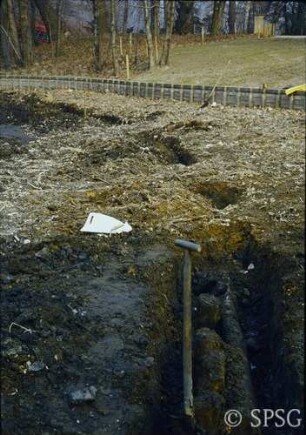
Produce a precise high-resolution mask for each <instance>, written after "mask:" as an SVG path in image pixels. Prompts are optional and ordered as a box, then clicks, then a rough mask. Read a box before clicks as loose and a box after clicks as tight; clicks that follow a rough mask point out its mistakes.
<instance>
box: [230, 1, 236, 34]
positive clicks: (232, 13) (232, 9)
mask: <svg viewBox="0 0 306 435" xmlns="http://www.w3.org/2000/svg"><path fill="white" fill-rule="evenodd" d="M228 28H229V33H232V34H235V33H236V1H233V0H231V1H230V2H229V9H228Z"/></svg>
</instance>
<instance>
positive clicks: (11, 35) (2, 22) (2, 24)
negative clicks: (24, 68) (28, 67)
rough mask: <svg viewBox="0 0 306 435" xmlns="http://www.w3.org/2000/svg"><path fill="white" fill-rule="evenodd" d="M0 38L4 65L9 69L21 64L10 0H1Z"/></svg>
mask: <svg viewBox="0 0 306 435" xmlns="http://www.w3.org/2000/svg"><path fill="white" fill-rule="evenodd" d="M0 39H1V52H2V55H3V59H4V67H5V68H6V69H10V68H12V67H13V66H15V65H21V64H22V57H21V50H20V43H19V38H18V32H17V26H16V18H15V11H14V8H13V2H12V0H3V1H2V2H1V6H0Z"/></svg>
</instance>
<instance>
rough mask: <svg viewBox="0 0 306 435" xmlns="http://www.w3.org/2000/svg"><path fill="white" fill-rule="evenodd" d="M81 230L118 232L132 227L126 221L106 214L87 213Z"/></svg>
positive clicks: (130, 229) (126, 230)
mask: <svg viewBox="0 0 306 435" xmlns="http://www.w3.org/2000/svg"><path fill="white" fill-rule="evenodd" d="M81 231H83V232H86V233H105V234H120V233H128V232H130V231H132V227H131V226H130V225H129V224H128V223H127V222H124V223H123V222H121V221H119V220H118V219H115V218H113V217H111V216H107V215H106V214H101V213H89V215H88V217H87V219H86V222H85V224H84V226H83V228H81Z"/></svg>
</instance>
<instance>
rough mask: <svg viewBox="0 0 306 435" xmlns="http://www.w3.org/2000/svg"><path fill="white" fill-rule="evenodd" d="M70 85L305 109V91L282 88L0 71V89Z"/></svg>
mask: <svg viewBox="0 0 306 435" xmlns="http://www.w3.org/2000/svg"><path fill="white" fill-rule="evenodd" d="M24 88H28V89H37V88H43V89H74V90H89V91H95V92H113V93H117V94H120V95H128V96H137V97H145V98H151V99H173V100H179V101H188V102H195V103H200V104H202V103H204V102H205V101H209V102H210V103H213V102H215V103H217V104H221V105H223V106H237V107H273V108H282V109H297V110H305V95H306V94H305V92H295V93H294V94H292V95H286V93H285V89H277V88H275V89H273V88H272V89H268V88H250V87H234V86H217V87H214V86H200V85H176V84H169V83H150V82H148V83H146V82H139V81H125V80H116V79H99V78H86V77H73V76H42V77H39V76H24V75H20V76H17V75H16V76H14V75H3V74H2V75H0V89H13V90H16V89H24Z"/></svg>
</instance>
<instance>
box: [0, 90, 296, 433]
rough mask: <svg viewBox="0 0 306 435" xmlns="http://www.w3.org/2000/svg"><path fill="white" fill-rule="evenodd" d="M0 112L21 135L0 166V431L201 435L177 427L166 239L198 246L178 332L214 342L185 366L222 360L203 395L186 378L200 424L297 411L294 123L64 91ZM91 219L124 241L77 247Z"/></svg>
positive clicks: (10, 98)
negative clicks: (194, 310)
mask: <svg viewBox="0 0 306 435" xmlns="http://www.w3.org/2000/svg"><path fill="white" fill-rule="evenodd" d="M32 103H33V104H32ZM0 105H1V107H3V108H4V111H3V112H2V113H3V114H4V115H1V116H3V117H2V118H1V123H2V124H8V123H10V124H14V125H17V124H18V125H19V126H20V127H21V128H22V129H25V131H26V133H27V134H28V135H30V136H31V140H30V141H28V142H23V141H21V142H19V145H18V146H19V147H22V148H23V149H24V150H26V152H23V153H17V152H12V153H9V154H7V155H5V156H2V157H1V160H2V164H1V165H0V190H1V198H0V215H1V219H0V235H1V245H0V254H1V256H0V261H1V283H2V287H1V288H2V290H1V297H2V317H3V328H2V338H3V342H4V347H3V355H2V356H3V359H4V370H3V371H2V376H3V385H4V395H3V417H2V420H3V431H4V433H7V434H9V433H14V434H16V435H18V434H21V433H22V434H27V433H28V434H30V433H31V434H32V433H33V432H35V433H100V432H101V431H104V432H106V433H110V434H116V435H117V434H118V435H120V434H122V435H123V434H129V433H132V434H135V435H136V434H138V433H139V434H148V435H149V434H156V433H160V434H163V433H164V434H169V433H171V431H172V433H178V434H179V433H182V434H183V433H185V434H186V433H190V434H194V433H197V432H199V433H201V430H203V428H202V429H201V428H190V427H188V426H187V427H186V426H185V422H184V419H182V384H181V378H182V360H181V326H182V325H181V323H182V288H181V286H182V280H181V275H180V273H179V272H178V264H179V265H180V266H181V258H182V257H181V254H182V253H181V252H179V251H174V240H175V239H176V238H184V239H189V240H196V241H197V242H198V243H200V244H201V245H202V254H201V256H194V265H195V268H196V269H195V270H194V286H193V287H194V288H193V290H194V300H196V298H199V300H198V302H199V304H200V305H199V307H200V308H199V312H201V313H203V310H204V311H205V310H206V312H208V311H207V310H210V311H209V313H210V321H209V322H208V323H207V320H205V321H203V319H200V320H199V319H196V318H195V323H194V324H195V327H197V325H199V327H200V328H204V329H205V328H210V329H211V330H213V331H214V332H215V334H218V335H219V336H220V339H221V340H222V343H223V344H222V349H223V350H222V352H224V354H223V353H222V352H221V351H220V353H219V354H218V355H216V354H210V355H209V358H211V359H210V360H209V361H208V362H207V364H208V365H205V364H206V362H205V363H204V362H203V361H200V360H199V362H196V360H195V363H196V364H199V366H198V367H197V368H199V367H201V364H202V365H203V364H204V365H203V367H205V369H207V370H208V369H209V367H211V366H209V363H212V362H213V359H214V358H217V359H216V360H218V361H219V363H220V365H219V368H220V370H219V375H220V376H219V378H218V379H216V382H215V383H214V382H212V383H207V382H208V381H207V379H204V378H201V376H200V375H199V370H197V371H196V373H197V375H196V379H198V381H197V382H198V385H197V386H196V390H195V391H196V392H197V393H201V392H203V391H202V390H203V389H204V390H205V389H206V387H207V388H208V387H209V388H212V390H211V391H210V390H209V391H206V390H205V391H204V393H205V394H206V396H205V394H204V396H203V394H202V393H201V394H198V400H197V407H198V408H197V409H198V410H199V413H198V415H199V416H200V419H201V418H202V421H203V422H206V423H205V425H206V424H208V423H209V422H210V423H211V422H212V423H213V424H214V422H215V423H216V424H217V423H218V424H219V423H220V424H221V420H220V418H221V417H220V415H221V414H222V412H223V411H225V408H226V406H228V407H229V406H230V405H231V406H232V405H234V404H236V405H237V404H238V405H239V406H241V407H242V408H241V409H243V410H244V411H243V412H244V416H247V412H248V410H249V408H250V404H252V403H254V404H255V403H256V401H258V403H259V405H260V404H262V405H264V406H274V404H275V405H276V404H281V405H282V407H284V406H289V405H290V406H291V405H292V406H294V407H299V406H301V386H302V383H303V379H302V368H301V367H302V366H301V361H302V356H303V350H302V344H303V340H302V333H301V323H302V318H303V303H304V302H303V290H302V284H303V279H304V277H303V267H304V266H303V259H304V248H303V229H304V220H303V197H304V179H303V177H304V175H303V174H304V172H303V159H304V155H303V134H304V132H303V128H302V124H301V123H300V119H301V118H302V116H303V114H302V113H300V112H298V111H277V110H268V109H264V110H263V109H247V108H245V109H238V108H229V107H227V108H222V107H221V106H216V107H210V106H208V107H206V108H205V110H204V111H203V110H201V109H198V108H197V107H195V106H194V105H191V104H187V103H179V102H166V101H148V100H147V101H146V100H141V99H134V98H129V99H127V98H125V97H121V96H119V95H113V96H112V97H111V99H110V97H109V95H107V94H93V93H88V94H87V95H86V107H84V95H83V93H80V92H70V91H50V92H49V93H48V95H47V96H46V94H45V93H42V92H36V93H31V94H26V93H22V94H12V93H1V97H0ZM84 109H87V110H86V111H84ZM85 115H86V116H85ZM105 116H106V118H105ZM109 116H111V117H112V118H109ZM119 119H120V122H119V121H118V120H119ZM121 120H123V121H124V122H121ZM117 121H118V123H117ZM169 125H170V126H176V127H177V128H172V129H171V131H167V128H168V129H169ZM92 211H95V212H101V213H104V214H109V215H111V216H114V217H116V218H118V219H120V220H122V221H128V222H129V223H130V224H131V226H132V231H131V233H128V234H118V235H111V236H106V235H104V236H103V235H102V236H98V235H96V234H91V235H89V234H84V233H81V232H80V228H81V227H82V225H83V224H84V222H85V220H86V218H87V216H88V213H90V212H92ZM178 259H179V260H180V261H179V263H178ZM274 260H275V261H274ZM206 273H208V274H209V276H207V275H206ZM203 293H204V296H203ZM201 295H202V296H201ZM226 296H230V298H229V301H230V305H226V304H225V302H226V301H228V300H227V299H226ZM224 304H225V305H224ZM195 307H197V305H195ZM222 307H223V308H222ZM224 307H225V308H226V309H225V308H224ZM215 310H217V311H215ZM218 310H220V311H218ZM229 312H230V313H233V316H232V317H231V316H229V315H228V313H229ZM231 318H233V319H235V322H234V321H233V320H231ZM266 325H268V326H267V327H266ZM202 332H203V331H202ZM204 332H205V331H204ZM252 334H255V335H252ZM213 335H214V334H213ZM214 336H215V335H214ZM202 338H203V337H202ZM275 341H277V343H278V345H279V347H278V349H279V351H277V349H276V347H275V344H273V343H274V342H275ZM241 343H242V344H241ZM202 344H203V342H202ZM244 347H246V349H245V348H244ZM261 351H262V353H263V354H264V355H266V356H262V355H261ZM275 352H276V354H277V361H278V362H277V363H274V360H273V354H274V353H275ZM195 358H197V357H195ZM249 363H252V364H253V365H255V366H256V367H258V369H257V370H255V369H254V370H251V375H250V376H249V375H248V370H249V369H246V367H247V366H248V364H249ZM224 368H225V378H224V376H223V374H224V372H223V369H224ZM200 371H201V370H200ZM273 371H276V372H277V373H276V374H275V375H273ZM241 374H243V376H245V377H243V376H241ZM248 379H249V380H250V382H251V385H252V386H251V387H250V388H249V387H248V389H247V390H246V392H243V391H244V387H243V385H248ZM260 379H265V385H269V386H271V387H273V388H271V395H270V396H267V395H266V393H267V391H266V388H265V387H261V386H260V382H259V381H258V380H260ZM282 379H283V380H282ZM278 383H279V384H280V385H281V387H280V388H279V387H277V386H276V384H278ZM202 387H203V388H202ZM204 387H205V388H204ZM213 389H217V391H213ZM288 391H292V393H290V394H289V393H288V394H287V393H286V392H288ZM284 392H285V393H284ZM207 394H208V396H207ZM220 396H222V397H220ZM284 396H286V397H287V398H286V397H284ZM203 397H208V398H209V403H210V404H211V406H212V407H211V408H209V409H206V408H205V407H204V406H203V404H204V403H206V402H205V401H203V400H202V399H203ZM252 400H253V402H252ZM207 403H208V402H207ZM214 404H216V405H218V406H216V407H215V408H214V406H215V405H214ZM283 405H284V406H283ZM232 407H234V406H232ZM204 408H205V409H204ZM209 413H210V414H209ZM209 415H213V416H214V417H213V418H212V419H211V420H207V418H208V416H209ZM210 423H209V424H210ZM247 423H248V420H247V419H246V420H245V424H247ZM213 424H212V426H213ZM222 424H223V423H222ZM212 426H211V427H212ZM220 427H221V429H222V430H223V429H224V430H226V428H224V426H220ZM200 429H201V430H200ZM221 429H220V430H221ZM212 431H213V429H211V434H212V433H213V432H212ZM220 433H221V432H220ZM211 434H210V435H211Z"/></svg>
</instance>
